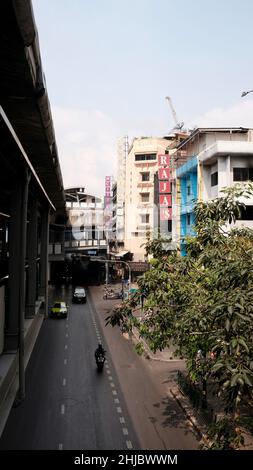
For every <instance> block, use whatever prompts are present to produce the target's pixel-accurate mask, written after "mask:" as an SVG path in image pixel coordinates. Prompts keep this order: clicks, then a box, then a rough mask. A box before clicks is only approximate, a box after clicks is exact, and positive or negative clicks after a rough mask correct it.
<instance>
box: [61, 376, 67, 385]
mask: <svg viewBox="0 0 253 470" xmlns="http://www.w3.org/2000/svg"><path fill="white" fill-rule="evenodd" d="M66 383H67V379H65V377H64V379H63V381H62V386H63V387H66Z"/></svg>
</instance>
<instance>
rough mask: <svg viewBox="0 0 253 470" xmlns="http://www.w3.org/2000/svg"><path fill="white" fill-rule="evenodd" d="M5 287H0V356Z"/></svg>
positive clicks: (2, 346)
mask: <svg viewBox="0 0 253 470" xmlns="http://www.w3.org/2000/svg"><path fill="white" fill-rule="evenodd" d="M4 319H5V286H1V287H0V354H2V352H3V348H4Z"/></svg>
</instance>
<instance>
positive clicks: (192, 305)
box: [108, 182, 253, 418]
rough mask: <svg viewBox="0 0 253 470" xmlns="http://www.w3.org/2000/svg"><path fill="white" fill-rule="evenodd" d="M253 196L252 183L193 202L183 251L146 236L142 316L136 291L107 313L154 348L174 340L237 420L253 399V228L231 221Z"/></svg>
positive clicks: (199, 378) (178, 350) (198, 377)
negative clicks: (191, 231) (190, 232)
mask: <svg viewBox="0 0 253 470" xmlns="http://www.w3.org/2000/svg"><path fill="white" fill-rule="evenodd" d="M252 194H253V184H252V183H250V182H249V183H247V184H243V185H242V184H237V185H235V186H234V187H232V188H226V189H225V190H224V192H223V196H222V197H219V198H216V199H213V200H211V201H208V202H198V203H197V204H196V207H195V221H196V225H195V236H194V237H189V238H188V239H187V256H186V257H181V256H178V253H172V254H169V255H166V254H165V253H164V250H163V246H162V239H161V237H160V238H159V237H158V238H157V239H156V240H153V241H150V240H149V242H148V245H147V253H148V254H151V253H152V254H153V259H152V263H151V269H150V270H149V271H148V272H146V273H145V274H144V275H143V276H141V277H140V278H139V280H138V284H139V287H140V291H141V292H145V297H146V300H145V305H144V315H143V317H142V319H141V320H137V319H136V318H135V320H134V322H135V323H134V322H133V317H134V315H133V312H134V309H135V308H136V306H137V305H138V302H139V299H138V297H137V296H135V298H132V299H131V300H130V302H126V303H124V305H123V306H122V308H119V310H120V313H119V311H118V312H113V314H112V316H111V317H110V318H108V321H109V322H110V323H111V324H114V323H115V321H116V318H117V319H118V320H119V322H120V323H121V324H125V325H130V328H131V326H132V325H133V323H134V324H135V325H136V326H138V328H139V331H140V334H141V335H142V336H143V337H145V338H146V339H148V341H149V344H150V346H151V348H152V349H153V351H156V350H159V349H160V350H161V349H163V348H165V347H166V346H169V345H170V344H171V343H173V345H175V346H176V353H177V354H180V355H181V356H184V357H185V358H186V362H187V367H188V371H189V374H190V376H191V378H192V380H194V381H200V382H201V383H202V384H204V385H205V384H206V381H207V380H208V379H210V378H211V379H212V381H213V382H214V383H216V385H217V388H218V390H219V395H220V396H221V398H222V400H223V401H224V409H225V411H226V412H228V411H229V412H232V413H233V415H234V417H235V418H236V417H237V416H238V414H239V409H240V405H241V404H243V403H245V402H247V401H250V400H252V399H253V263H252V259H253V243H252V241H253V231H252V230H250V229H249V228H238V227H236V228H235V227H234V223H235V221H236V220H237V219H239V218H240V216H241V213H242V211H243V210H244V209H245V198H246V199H247V198H248V197H250V196H252ZM231 224H232V226H231ZM200 350H201V359H200V360H199V361H196V357H197V354H198V351H200Z"/></svg>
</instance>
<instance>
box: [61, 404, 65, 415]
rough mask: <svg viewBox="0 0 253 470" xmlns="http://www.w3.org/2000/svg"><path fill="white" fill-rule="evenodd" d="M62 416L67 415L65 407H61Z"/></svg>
mask: <svg viewBox="0 0 253 470" xmlns="http://www.w3.org/2000/svg"><path fill="white" fill-rule="evenodd" d="M61 414H62V415H64V414H65V405H61Z"/></svg>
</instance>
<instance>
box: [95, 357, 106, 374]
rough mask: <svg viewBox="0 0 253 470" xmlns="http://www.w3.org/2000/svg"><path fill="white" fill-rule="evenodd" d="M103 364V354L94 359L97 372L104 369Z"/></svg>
mask: <svg viewBox="0 0 253 470" xmlns="http://www.w3.org/2000/svg"><path fill="white" fill-rule="evenodd" d="M104 362H105V355H104V354H99V355H98V356H97V357H96V364H97V370H98V371H99V372H102V370H103V368H104Z"/></svg>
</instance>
